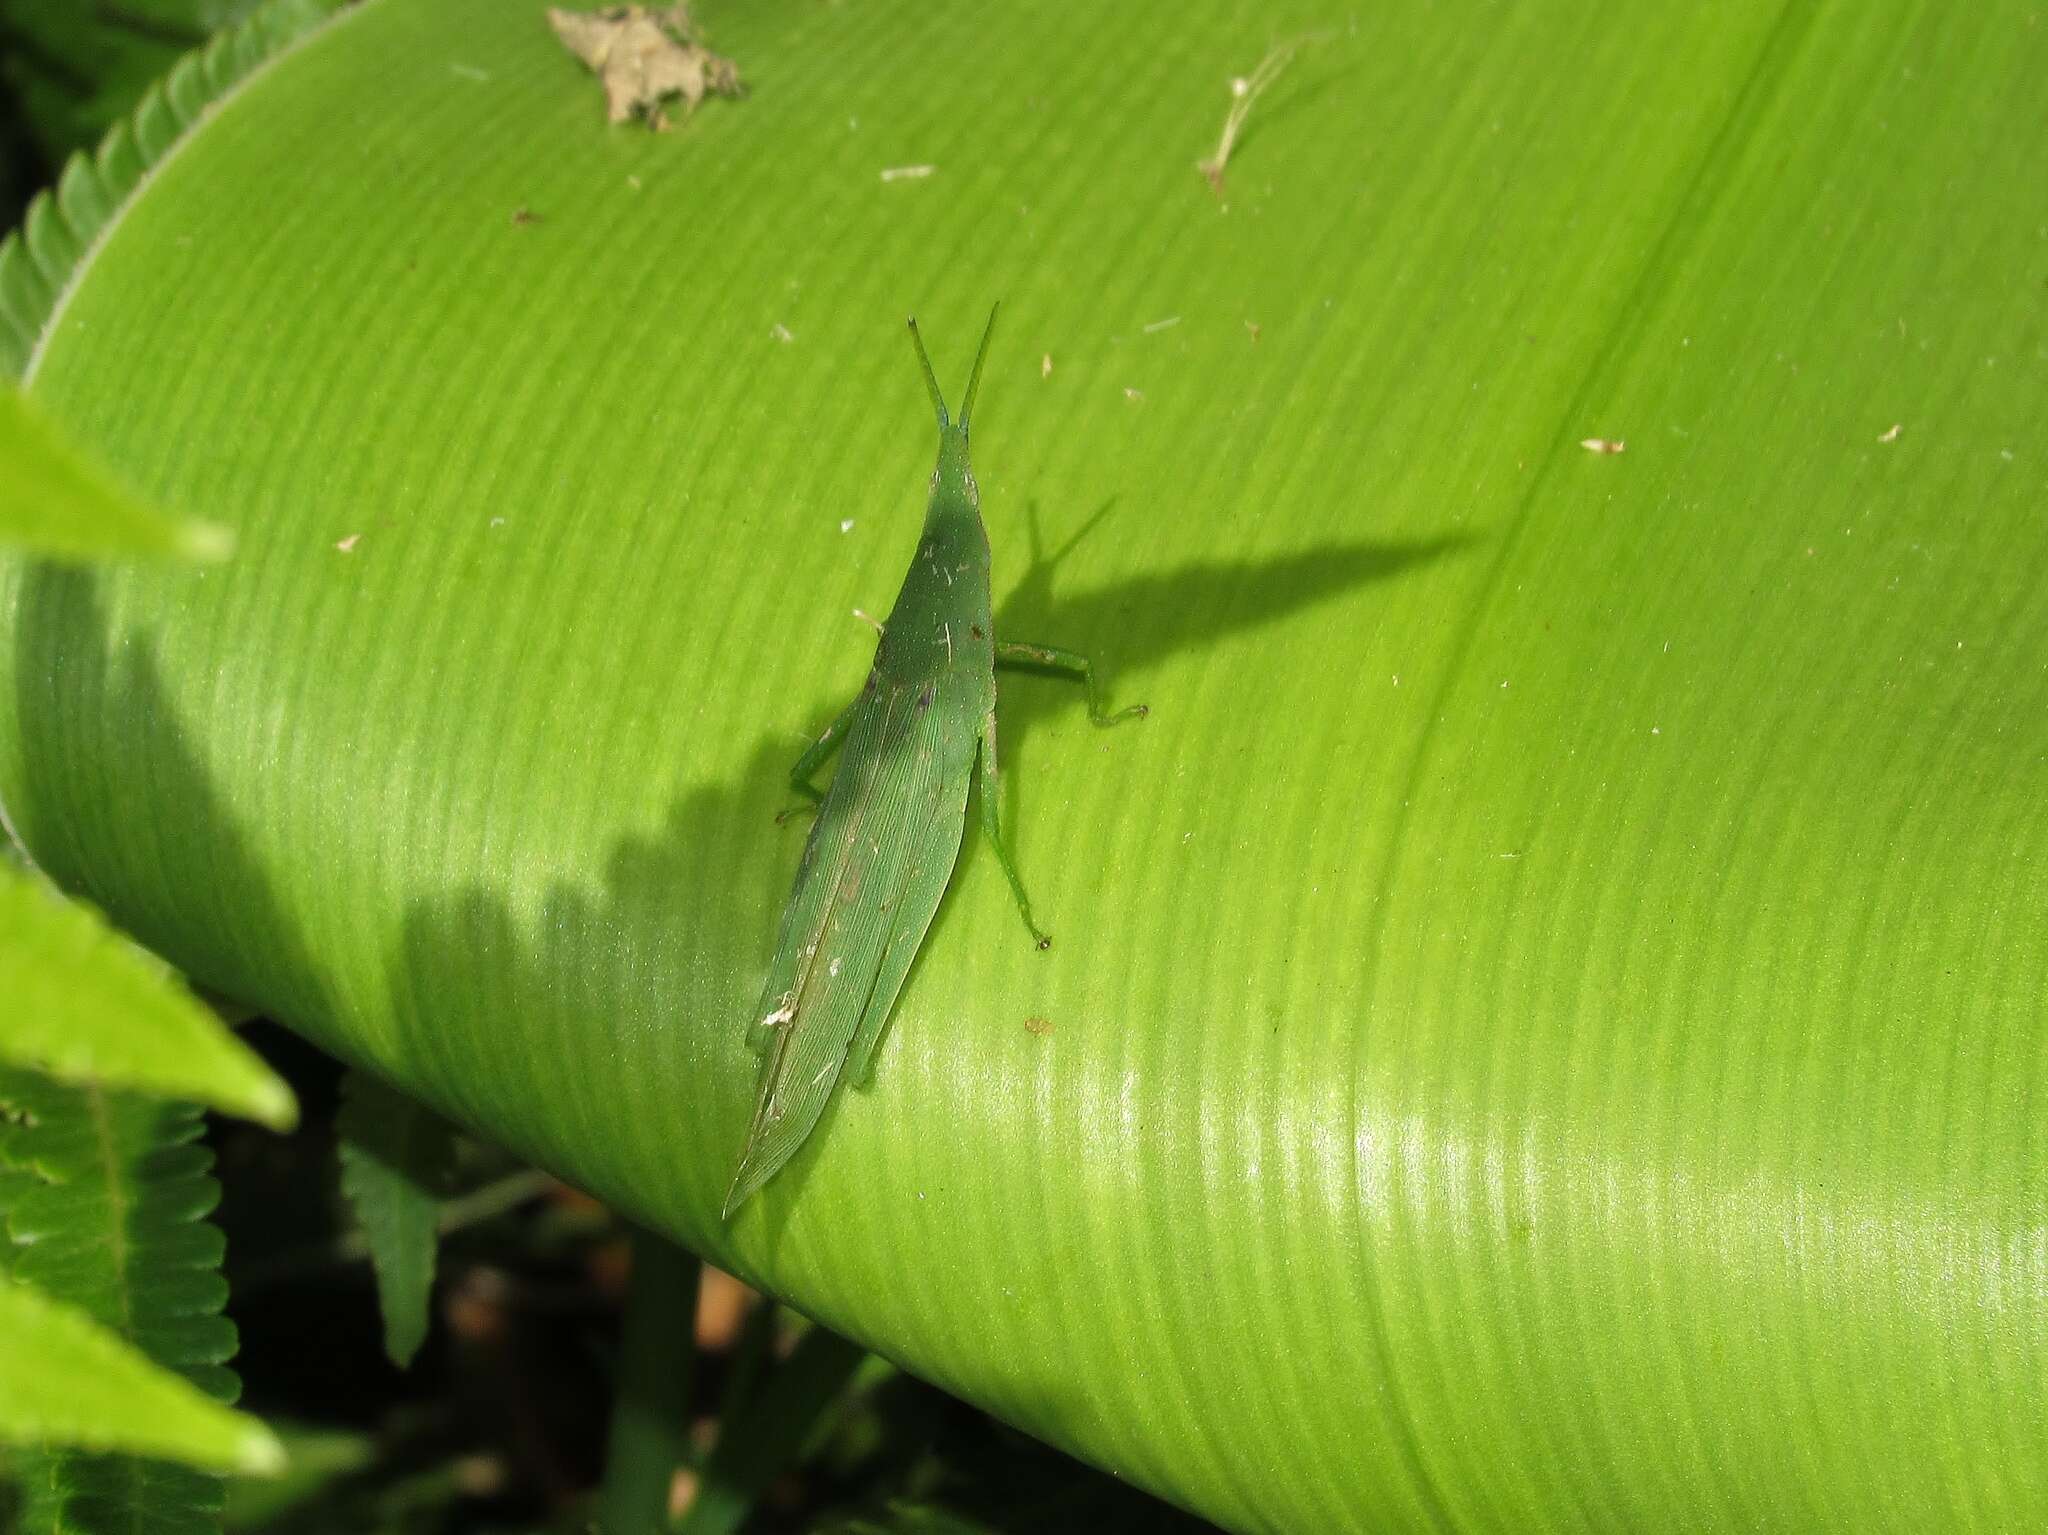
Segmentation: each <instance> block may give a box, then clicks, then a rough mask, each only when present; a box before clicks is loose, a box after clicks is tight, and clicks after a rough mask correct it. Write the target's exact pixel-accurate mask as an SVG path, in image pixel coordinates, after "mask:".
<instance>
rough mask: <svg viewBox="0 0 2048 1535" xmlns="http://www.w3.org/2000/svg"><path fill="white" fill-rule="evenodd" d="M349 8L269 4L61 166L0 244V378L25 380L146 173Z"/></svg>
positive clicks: (175, 70)
mask: <svg viewBox="0 0 2048 1535" xmlns="http://www.w3.org/2000/svg"><path fill="white" fill-rule="evenodd" d="M354 3H355V0H269V3H267V4H265V5H264V6H262V7H261V8H260V9H259V10H257V11H256V12H255V13H254V14H253V15H251V16H249V17H248V18H247V19H246V20H244V21H243V22H242V23H240V24H239V25H238V26H234V27H230V28H227V29H226V30H224V31H222V32H221V33H219V34H218V35H217V36H215V37H214V38H213V39H212V41H210V42H208V43H207V44H205V45H204V46H203V47H200V48H197V49H195V50H193V51H192V52H191V53H188V54H186V55H185V56H184V57H183V58H182V59H180V60H179V61H178V62H177V63H176V64H174V65H173V66H172V67H171V69H170V71H169V72H168V73H167V74H165V75H164V77H163V78H162V79H161V80H159V81H158V82H157V83H156V84H154V85H152V86H151V87H150V88H149V89H148V90H147V91H146V92H144V93H143V96H142V99H141V100H140V101H139V102H137V103H136V106H135V109H134V110H133V111H132V112H130V113H129V114H128V116H127V117H126V118H125V119H124V120H122V121H121V122H118V123H116V124H115V125H114V127H113V128H112V129H111V130H110V131H109V132H108V134H107V136H106V137H105V138H104V139H103V140H101V141H100V146H99V148H98V149H97V150H95V151H94V152H93V153H92V154H91V155H86V154H82V153H81V154H75V155H73V156H72V157H71V159H70V161H69V162H68V163H67V164H66V165H65V167H64V171H63V174H62V175H61V176H59V177H58V179H57V185H56V187H55V188H54V189H53V190H51V191H47V192H43V193H40V194H38V195H37V197H36V199H35V200H34V201H33V202H32V203H30V204H29V208H28V212H27V214H26V215H25V216H24V217H23V219H22V223H21V227H20V228H19V229H17V230H15V231H13V232H12V233H11V234H9V235H8V236H7V237H6V239H5V240H4V241H0V376H4V377H6V378H10V379H13V380H16V381H17V382H23V383H25V382H26V381H27V380H28V377H29V375H30V373H31V372H32V370H33V368H34V364H35V359H36V353H37V350H38V348H39V347H40V346H41V345H42V342H43V338H44V337H45V336H46V335H48V334H49V330H50V327H51V326H52V325H53V324H54V323H55V321H56V318H57V315H58V312H59V311H60V310H61V309H62V308H63V305H64V298H65V296H66V294H68V293H69V292H70V289H71V285H72V283H73V281H74V280H75V279H76V278H77V276H78V274H79V271H80V270H81V269H82V268H83V266H84V265H85V263H86V261H87V259H88V257H89V256H90V255H91V253H92V251H93V248H94V247H95V246H96V245H97V244H98V242H99V240H100V238H101V237H102V236H103V235H104V234H105V233H106V231H107V230H108V229H109V228H110V227H112V225H113V224H114V223H115V222H116V221H117V220H118V219H119V217H120V215H121V213H122V211H123V209H125V208H126V207H127V206H128V203H129V201H130V200H131V199H132V198H133V197H134V195H135V194H136V192H137V191H138V190H140V188H141V187H142V185H143V183H144V182H145V181H147V180H148V178H149V175H150V173H151V172H152V171H154V170H155V169H156V168H157V167H158V166H159V165H161V164H162V163H163V161H164V160H165V159H166V158H167V157H168V156H169V155H170V154H171V152H172V151H173V150H174V149H176V148H177V146H178V145H179V144H180V143H181V142H183V140H184V139H185V138H186V136H187V135H188V134H190V133H191V131H192V130H193V129H194V128H195V127H197V126H198V124H199V123H200V122H201V121H202V120H203V119H204V118H205V117H206V116H207V115H208V113H210V112H211V111H212V110H213V109H214V108H216V107H217V106H218V105H219V104H220V102H221V101H222V100H223V99H224V98H225V97H226V96H227V95H228V94H229V93H230V92H232V91H233V90H235V89H236V88H237V87H239V86H241V85H242V84H244V83H245V82H246V81H247V80H248V79H249V78H250V76H252V75H253V74H255V73H256V71H258V70H259V69H261V68H263V67H264V66H265V65H268V64H271V63H274V62H275V61H276V60H277V59H278V58H280V57H282V56H283V55H284V54H285V53H286V52H288V51H290V50H291V49H292V48H294V47H296V46H297V45H298V44H300V43H302V42H304V41H305V40H306V39H307V38H308V37H310V36H312V35H313V34H314V33H315V32H317V31H318V30H320V29H321V28H322V27H323V26H324V25H326V24H327V23H328V22H329V21H331V20H333V18H334V17H335V16H337V15H338V14H339V13H340V12H342V11H343V10H345V9H347V8H348V7H349V6H350V5H352V4H354Z"/></svg>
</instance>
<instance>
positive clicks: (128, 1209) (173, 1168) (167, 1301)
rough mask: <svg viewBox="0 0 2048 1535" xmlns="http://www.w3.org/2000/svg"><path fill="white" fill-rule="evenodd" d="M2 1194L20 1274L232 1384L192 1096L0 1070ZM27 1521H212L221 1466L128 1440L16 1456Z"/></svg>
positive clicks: (213, 1186)
mask: <svg viewBox="0 0 2048 1535" xmlns="http://www.w3.org/2000/svg"><path fill="white" fill-rule="evenodd" d="M0 1113H4V1114H5V1116H6V1118H7V1121H8V1125H7V1129H6V1132H5V1134H4V1135H0V1161H4V1162H5V1164H6V1167H7V1170H8V1171H7V1176H6V1178H5V1181H4V1184H0V1196H4V1198H5V1200H6V1208H5V1210H4V1212H0V1213H4V1216H5V1220H6V1234H7V1236H8V1238H9V1242H8V1244H7V1246H8V1249H9V1251H8V1256H7V1260H6V1261H7V1266H8V1268H9V1269H10V1270H11V1271H12V1273H13V1275H14V1277H15V1278H16V1279H19V1280H24V1281H26V1282H28V1283H30V1284H33V1285H35V1286H36V1287H37V1288H38V1289H40V1290H42V1291H43V1292H44V1293H45V1294H47V1295H50V1296H53V1297H55V1298H57V1299H59V1300H62V1301H66V1302H68V1303H69V1304H71V1305H72V1306H75V1307H77V1308H78V1309H80V1310H82V1311H84V1312H86V1313H87V1314H88V1315H90V1316H91V1317H92V1318H93V1319H94V1320H95V1321H97V1322H99V1323H100V1324H101V1325H102V1326H103V1327H106V1328H108V1329H110V1330H111V1331H113V1332H114V1333H116V1334H118V1335H119V1336H120V1337H122V1338H123V1339H125V1340H126V1341H127V1342H129V1343H131V1344H133V1345H134V1346H135V1347H136V1348H138V1349H140V1350H141V1351H142V1352H143V1353H144V1354H146V1355H148V1356H149V1358H150V1359H152V1360H154V1361H155V1362H156V1363H157V1364H160V1365H162V1366H164V1367H165V1368H167V1369H170V1370H174V1371H176V1372H177V1373H178V1374H180V1375H182V1376H184V1377H185V1378H186V1379H187V1380H190V1381H191V1382H193V1384H195V1385H197V1386H199V1387H200V1388H201V1389H203V1390H205V1391H206V1392H208V1393H209V1394H210V1395H212V1396H214V1397H216V1398H218V1399H220V1400H221V1401H233V1400H234V1398H235V1396H236V1394H237V1392H238V1390H239V1385H238V1383H237V1381H236V1379H235V1376H234V1374H233V1372H232V1371H230V1370H229V1369H228V1368H227V1364H226V1361H227V1360H228V1358H229V1357H230V1356H231V1355H232V1354H233V1353H234V1351H235V1328H234V1324H233V1323H232V1322H230V1321H229V1320H228V1319H227V1318H226V1317H225V1316H223V1315H222V1314H221V1307H222V1304H223V1303H224V1302H225V1301H226V1299H227V1282H226V1281H225V1280H224V1279H223V1278H222V1277H221V1274H220V1263H221V1257H222V1253H223V1250H224V1247H225V1242H224V1241H223V1239H222V1237H221V1234H220V1232H219V1230H218V1229H217V1228H216V1227H215V1226H214V1225H213V1224H212V1223H211V1222H210V1221H208V1220H207V1219H206V1216H207V1215H208V1214H209V1213H210V1212H211V1211H212V1209H213V1207H214V1204H215V1203H216V1201H217V1200H218V1198H219V1194H220V1188H219V1185H218V1184H217V1183H215V1182H214V1180H213V1179H212V1178H211V1177H210V1176H209V1175H208V1169H209V1168H210V1167H211V1166H212V1162H213V1153H212V1152H211V1151H209V1150H208V1149H207V1148H206V1147H204V1146H201V1145H199V1144H197V1141H198V1137H199V1134H200V1131H201V1129H202V1128H203V1124H202V1120H201V1116H200V1111H199V1110H198V1109H197V1108H194V1107H192V1106H190V1105H187V1104H176V1103H164V1102H160V1101H157V1100H154V1099H148V1098H140V1097H135V1096H131V1095H128V1094H121V1093H110V1092H107V1091H106V1090H104V1089H102V1088H98V1087H90V1086H85V1087H73V1086H68V1085H65V1084H62V1083H58V1082H53V1081H50V1080H48V1079H46V1078H42V1077H38V1076H35V1075H33V1074H31V1073H27V1072H15V1071H4V1072H0ZM13 1471H14V1473H15V1475H16V1476H17V1477H18V1478H19V1481H20V1484H21V1486H22V1489H23V1494H24V1497H25V1499H26V1507H25V1508H24V1510H23V1517H22V1521H21V1522H22V1527H23V1528H27V1529H35V1530H39V1531H50V1532H53V1535H62V1532H70V1531H76V1532H79V1535H86V1532H90V1531H98V1530H103V1529H106V1528H109V1527H112V1526H113V1525H115V1524H118V1525H119V1527H120V1528H122V1529H123V1530H127V1531H131V1532H138V1535H145V1532H146V1535H159V1532H161V1535H183V1532H185V1531H194V1532H197V1531H202V1530H206V1529H210V1528H214V1527H217V1524H218V1518H219V1511H220V1506H221V1484H220V1481H219V1479H218V1478H216V1477H212V1476H208V1475H206V1474H204V1473H202V1472H198V1471H193V1470H191V1469H189V1468H187V1467H184V1466H176V1465H171V1464H168V1463H165V1462H160V1461H149V1460H140V1459H136V1458H134V1457H131V1456H115V1455H97V1454H86V1453H82V1452H76V1451H65V1450H37V1451H28V1452H25V1453H21V1454H19V1455H17V1456H15V1457H14V1461H13Z"/></svg>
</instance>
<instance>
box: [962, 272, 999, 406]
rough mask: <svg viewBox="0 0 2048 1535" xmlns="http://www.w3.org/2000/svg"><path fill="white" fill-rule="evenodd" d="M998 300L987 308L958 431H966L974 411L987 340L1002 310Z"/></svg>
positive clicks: (984, 360) (986, 351) (993, 331)
mask: <svg viewBox="0 0 2048 1535" xmlns="http://www.w3.org/2000/svg"><path fill="white" fill-rule="evenodd" d="M1002 307H1003V306H1002V303H1001V301H1000V300H998V301H997V302H996V303H994V304H991V305H990V306H989V311H988V329H987V330H985V331H983V332H982V333H981V350H980V351H978V352H976V353H975V354H974V371H973V372H972V373H970V374H968V375H967V398H966V399H964V400H963V401H961V402H960V430H961V431H963V432H964V431H966V430H967V418H968V416H969V415H970V414H972V412H973V410H974V392H975V391H976V390H977V389H979V388H980V387H981V365H982V364H983V363H984V362H986V361H987V360H988V343H989V338H990V337H991V336H993V335H994V334H995V333H996V312H997V311H998V310H1000V309H1001V308H1002Z"/></svg>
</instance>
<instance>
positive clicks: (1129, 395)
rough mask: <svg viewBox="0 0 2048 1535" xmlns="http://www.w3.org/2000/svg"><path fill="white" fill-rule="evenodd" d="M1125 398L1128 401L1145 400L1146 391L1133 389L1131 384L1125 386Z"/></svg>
mask: <svg viewBox="0 0 2048 1535" xmlns="http://www.w3.org/2000/svg"><path fill="white" fill-rule="evenodd" d="M1124 398H1125V399H1127V400H1142V399H1144V398H1145V391H1144V390H1142V389H1133V388H1132V387H1131V386H1130V385H1129V384H1126V385H1124Z"/></svg>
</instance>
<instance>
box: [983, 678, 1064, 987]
mask: <svg viewBox="0 0 2048 1535" xmlns="http://www.w3.org/2000/svg"><path fill="white" fill-rule="evenodd" d="M1001 799H1002V776H1001V774H1000V773H999V771H998V770H997V768H996V716H995V711H994V710H993V709H991V710H990V711H989V712H988V715H987V716H986V717H985V718H984V719H983V720H982V722H981V829H982V832H983V834H984V835H985V836H987V838H988V840H989V846H991V847H993V848H994V849H995V850H996V861H997V862H998V863H1000V864H1001V865H1002V866H1003V875H1004V877H1005V878H1007V879H1008V880H1009V882H1010V893H1011V894H1012V895H1014V896H1016V898H1017V915H1018V916H1020V917H1022V918H1023V919H1024V926H1025V927H1027V928H1029V929H1030V931H1031V941H1032V942H1033V943H1035V944H1037V945H1038V946H1039V947H1040V948H1041V949H1049V948H1051V947H1052V935H1051V934H1050V933H1047V932H1045V931H1043V930H1042V929H1041V928H1040V927H1039V926H1038V924H1037V923H1036V922H1033V921H1032V920H1031V897H1030V896H1028V895H1026V894H1025V893H1024V881H1023V880H1021V879H1019V878H1018V877H1017V865H1016V862H1015V861H1014V860H1013V859H1012V858H1011V857H1010V849H1009V847H1008V845H1007V844H1006V843H1004V841H1003V821H1002V812H1001V810H1000V808H999V801H1000V800H1001Z"/></svg>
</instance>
